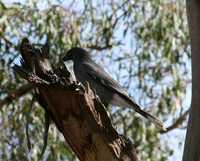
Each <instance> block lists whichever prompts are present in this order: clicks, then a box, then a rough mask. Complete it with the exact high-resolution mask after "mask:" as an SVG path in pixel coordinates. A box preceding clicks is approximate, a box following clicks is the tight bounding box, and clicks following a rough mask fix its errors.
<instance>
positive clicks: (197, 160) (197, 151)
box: [183, 0, 200, 161]
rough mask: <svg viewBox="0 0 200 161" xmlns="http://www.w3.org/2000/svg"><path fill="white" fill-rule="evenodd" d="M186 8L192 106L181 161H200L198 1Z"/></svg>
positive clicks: (199, 37)
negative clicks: (189, 44)
mask: <svg viewBox="0 0 200 161" xmlns="http://www.w3.org/2000/svg"><path fill="white" fill-rule="evenodd" d="M186 7H187V15H188V24H189V32H190V38H191V51H192V105H191V109H190V114H189V121H188V127H187V134H186V141H185V148H184V154H183V161H200V1H199V0H187V1H186Z"/></svg>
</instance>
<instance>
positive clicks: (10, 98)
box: [0, 84, 33, 108]
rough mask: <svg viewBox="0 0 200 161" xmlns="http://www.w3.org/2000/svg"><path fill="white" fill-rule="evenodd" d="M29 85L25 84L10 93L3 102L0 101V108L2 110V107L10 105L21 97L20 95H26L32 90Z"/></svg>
mask: <svg viewBox="0 0 200 161" xmlns="http://www.w3.org/2000/svg"><path fill="white" fill-rule="evenodd" d="M32 88H33V87H32V85H31V84H25V85H23V86H21V87H19V88H18V89H16V90H14V91H12V92H10V93H9V94H8V96H6V98H4V99H3V100H0V108H2V107H3V106H4V105H6V104H9V103H11V102H12V101H13V100H15V99H17V98H19V97H21V96H22V95H24V94H26V93H27V92H28V91H30V90H31V89H32Z"/></svg>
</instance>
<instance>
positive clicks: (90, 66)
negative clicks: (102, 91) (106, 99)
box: [82, 62, 129, 97]
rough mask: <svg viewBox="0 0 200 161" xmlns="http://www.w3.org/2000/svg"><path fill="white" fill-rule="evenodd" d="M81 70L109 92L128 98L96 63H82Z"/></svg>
mask: <svg viewBox="0 0 200 161" xmlns="http://www.w3.org/2000/svg"><path fill="white" fill-rule="evenodd" d="M82 65H83V66H82V67H83V69H86V70H85V71H87V74H88V75H89V76H90V77H91V78H92V79H94V80H95V81H97V82H99V83H101V84H102V85H103V86H105V87H106V88H108V89H109V90H111V91H113V92H115V93H117V94H120V95H125V96H126V97H129V95H128V93H127V92H126V91H125V90H124V89H123V87H121V86H120V84H119V83H118V82H117V81H115V80H114V79H113V78H112V77H111V76H110V75H109V74H108V73H107V72H106V71H105V70H104V69H103V68H102V67H101V66H100V65H98V64H96V63H94V62H93V63H83V64H82Z"/></svg>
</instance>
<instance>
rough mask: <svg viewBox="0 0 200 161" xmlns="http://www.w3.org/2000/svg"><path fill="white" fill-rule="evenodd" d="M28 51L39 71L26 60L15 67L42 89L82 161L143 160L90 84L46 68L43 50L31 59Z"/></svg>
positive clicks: (43, 95)
mask: <svg viewBox="0 0 200 161" xmlns="http://www.w3.org/2000/svg"><path fill="white" fill-rule="evenodd" d="M26 46H29V45H27V44H26ZM24 48H25V47H24ZM22 49H23V48H22ZM27 51H29V50H26V52H23V55H25V57H26V59H28V60H29V62H30V63H31V64H32V66H31V67H36V69H34V70H35V71H34V70H32V71H34V72H32V71H27V70H26V69H24V68H23V67H26V66H30V65H26V60H24V62H23V63H24V65H23V66H22V67H19V66H16V67H15V70H16V71H17V72H18V73H19V74H20V75H21V76H22V77H23V78H25V79H27V80H28V81H29V82H30V83H31V84H32V85H33V86H34V87H35V88H37V90H38V91H39V92H40V95H41V96H42V99H44V100H45V102H46V103H47V107H45V108H47V109H48V110H49V111H50V112H51V114H52V116H51V117H52V120H53V121H54V122H55V124H56V126H57V128H58V129H59V131H60V132H61V133H62V134H63V136H64V137H65V139H66V141H67V143H68V144H69V145H70V147H71V149H72V150H73V151H74V152H75V154H76V155H77V157H78V158H79V159H80V161H139V160H138V158H137V154H136V151H135V148H134V146H133V144H132V143H131V141H130V140H128V139H126V138H125V137H124V136H122V135H119V134H118V133H117V131H116V130H115V129H114V128H113V126H112V124H111V121H110V119H109V117H108V115H107V112H106V109H105V108H104V105H103V104H102V103H101V101H100V100H99V98H98V97H97V96H96V95H95V94H94V92H93V91H92V90H91V89H90V87H89V85H88V87H85V88H83V87H82V86H81V85H79V84H77V82H73V80H72V79H71V78H70V74H67V75H66V74H64V73H63V71H66V69H65V68H62V69H57V70H54V71H52V68H49V67H48V68H46V67H45V65H46V64H48V65H47V66H49V63H47V62H46V61H47V59H44V58H41V57H42V53H39V54H38V53H37V52H39V50H34V51H35V52H36V51H37V52H36V53H34V54H37V56H32V57H33V59H31V61H30V59H29V58H31V57H29V56H30V55H31V53H27ZM44 60H45V63H43V62H44ZM38 62H39V63H38ZM41 68H42V69H41ZM49 69H50V71H49ZM62 73H63V74H62ZM65 73H66V72H65Z"/></svg>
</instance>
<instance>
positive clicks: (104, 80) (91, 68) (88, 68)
mask: <svg viewBox="0 0 200 161" xmlns="http://www.w3.org/2000/svg"><path fill="white" fill-rule="evenodd" d="M82 68H83V69H85V72H87V74H88V75H89V76H90V77H91V78H92V79H94V80H95V81H97V82H99V83H101V84H102V85H103V86H105V87H106V88H108V89H110V90H111V91H113V92H114V93H116V94H118V95H119V96H120V97H121V98H122V99H124V100H125V101H126V102H127V103H128V104H129V105H130V106H131V107H132V108H133V109H134V110H135V111H136V112H138V113H139V114H141V115H142V116H143V117H145V118H146V119H148V120H150V121H152V122H153V123H154V124H155V125H156V126H157V127H158V128H160V129H161V130H165V128H164V126H163V124H162V122H161V121H160V120H158V119H157V118H155V117H154V116H152V115H151V114H149V113H147V112H145V111H144V110H142V109H141V108H140V106H139V105H138V104H136V103H135V102H134V101H133V100H132V99H131V98H130V97H129V95H128V93H127V92H126V91H125V90H124V89H123V88H122V87H121V86H120V85H119V83H117V81H115V80H114V79H113V78H111V76H110V75H109V74H108V73H106V72H105V71H104V69H103V68H102V67H101V66H99V65H98V64H96V63H94V62H92V63H91V62H90V63H83V64H82Z"/></svg>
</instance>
